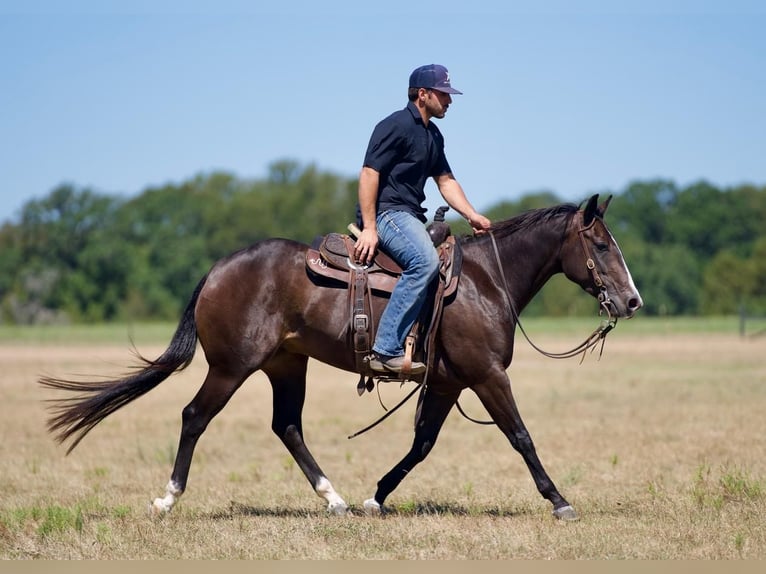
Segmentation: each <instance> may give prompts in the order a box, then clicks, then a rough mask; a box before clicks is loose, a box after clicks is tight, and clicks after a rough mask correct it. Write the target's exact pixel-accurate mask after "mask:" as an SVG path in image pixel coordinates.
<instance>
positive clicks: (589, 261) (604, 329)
mask: <svg viewBox="0 0 766 574" xmlns="http://www.w3.org/2000/svg"><path fill="white" fill-rule="evenodd" d="M595 221H596V220H595V218H594V219H593V221H592V222H591V223H590V224H589V225H587V226H585V227H580V229H578V231H577V234H578V235H579V237H580V244H581V246H582V248H583V253H584V255H585V266H586V267H587V268H588V270H589V271H590V273H591V275H592V277H593V282H594V283H595V285H596V286H597V287H598V288H599V289H600V292H599V295H598V301H599V304H600V307H601V311H599V315H600V314H601V312H606V315H607V318H606V319H604V320H602V321H601V325H600V326H599V327H598V328H596V329H595V330H594V331H593V332H592V333H591V334H590V335H588V336H587V337H586V338H585V340H584V341H583V342H582V343H580V344H579V345H577V346H576V347H574V348H572V349H571V350H569V351H564V352H562V353H552V352H550V351H545V350H544V349H541V348H540V347H538V346H537V345H536V344H535V343H534V342H533V341H532V339H530V338H529V335H527V332H526V331H525V330H524V326H523V325H522V324H521V318H520V317H519V313H518V312H517V311H516V306H515V305H514V304H513V297H511V290H510V288H509V286H508V281H507V280H506V278H505V272H504V271H503V262H502V260H501V258H500V250H499V249H498V247H497V241H496V240H495V234H494V233H492V231H488V234H489V237H490V239H491V240H492V251H493V253H494V256H495V263H496V264H497V269H498V271H499V272H500V278H501V279H502V281H503V294H504V295H505V298H506V299H507V301H508V307H509V308H510V310H511V317H512V318H513V319H514V320H515V321H516V324H517V325H518V327H519V330H520V331H521V332H522V334H523V335H524V338H525V339H526V340H527V342H528V343H529V344H530V346H531V347H532V348H533V349H535V350H536V351H537V352H538V353H540V354H541V355H544V356H546V357H548V358H551V359H571V358H572V357H576V356H577V355H580V354H582V357H581V358H580V364H582V362H583V361H584V360H585V354H586V352H587V351H588V349H590V350H591V352H592V351H593V350H594V348H595V346H596V345H598V343H599V341H601V349H600V350H599V359H600V358H601V355H602V354H603V352H604V343H605V342H606V336H607V334H608V333H609V332H610V331H611V330H612V329H614V328H615V327H616V326H617V317H612V314H611V312H610V311H609V304H610V303H611V301H610V299H609V295H608V293H607V291H606V287H604V282H603V280H602V279H601V276H600V275H599V273H598V270H597V269H596V263H595V262H594V261H593V258H592V257H591V256H590V253H589V251H588V244H587V243H586V242H585V236H584V233H585V232H586V231H587V230H588V229H590V228H591V227H592V226H593V224H594V223H595ZM427 379H428V371H426V375H425V377H424V379H423V380H422V381H421V382H420V383H418V384H416V385H415V388H414V389H412V391H410V392H409V393H408V394H407V396H406V397H404V398H403V399H402V400H401V401H400V402H399V403H398V404H397V405H396V406H394V407H393V408H392V409H391V410H387V409H386V408H385V406H384V407H383V408H384V410H386V413H385V414H384V415H383V416H382V417H380V418H379V419H378V420H376V421H375V422H374V423H372V424H370V425H368V426H366V427H365V428H363V429H361V430H359V431H357V432H355V433H354V434H352V435H349V436H348V438H349V439H352V438H354V437H357V436H359V435H360V434H363V433H365V432H367V431H368V430H370V429H372V428H373V427H375V426H377V425H378V424H380V423H382V422H383V421H384V420H386V419H387V418H388V417H389V416H391V415H392V414H394V412H396V411H397V410H399V408H400V407H401V406H402V405H404V403H406V402H407V401H408V400H410V398H411V397H412V396H413V395H414V394H415V393H416V392H417V391H418V389H422V390H423V391H424V390H425V384H426V380H427ZM378 398H380V397H378ZM381 405H382V403H381ZM455 406H456V407H457V410H458V411H459V412H460V414H461V415H462V416H463V417H465V418H466V419H468V420H469V421H471V422H473V423H476V424H480V425H494V424H495V422H494V421H481V420H477V419H474V418H472V417H470V416H469V415H468V414H466V412H465V411H464V410H463V408H462V407H461V406H460V401H455Z"/></svg>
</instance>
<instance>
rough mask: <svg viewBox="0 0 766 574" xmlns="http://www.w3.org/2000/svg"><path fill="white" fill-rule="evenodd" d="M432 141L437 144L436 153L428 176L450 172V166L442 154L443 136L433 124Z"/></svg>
mask: <svg viewBox="0 0 766 574" xmlns="http://www.w3.org/2000/svg"><path fill="white" fill-rule="evenodd" d="M433 141H434V144H435V145H436V146H438V155H437V157H436V161H435V162H434V164H433V167H432V168H431V173H429V174H428V176H429V177H437V176H440V175H444V174H445V173H452V168H451V167H450V165H449V162H448V161H447V156H446V155H445V154H444V137H443V136H442V134H441V132H440V131H439V128H437V127H436V126H434V133H433Z"/></svg>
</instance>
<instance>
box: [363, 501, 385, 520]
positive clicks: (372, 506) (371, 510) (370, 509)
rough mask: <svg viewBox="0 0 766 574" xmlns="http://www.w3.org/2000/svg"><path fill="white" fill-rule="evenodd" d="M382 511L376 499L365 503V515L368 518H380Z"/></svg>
mask: <svg viewBox="0 0 766 574" xmlns="http://www.w3.org/2000/svg"><path fill="white" fill-rule="evenodd" d="M381 511H382V509H381V507H380V504H378V501H377V500H375V499H374V498H368V499H367V500H365V501H364V513H365V514H367V515H368V516H380V513H381Z"/></svg>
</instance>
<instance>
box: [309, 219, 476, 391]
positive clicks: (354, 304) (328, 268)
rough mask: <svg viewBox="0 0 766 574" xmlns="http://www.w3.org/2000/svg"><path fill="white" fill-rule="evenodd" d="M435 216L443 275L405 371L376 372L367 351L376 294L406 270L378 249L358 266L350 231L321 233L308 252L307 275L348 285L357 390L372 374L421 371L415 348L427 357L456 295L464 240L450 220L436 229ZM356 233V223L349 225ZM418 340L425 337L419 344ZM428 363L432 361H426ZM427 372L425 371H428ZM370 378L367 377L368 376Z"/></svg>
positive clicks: (408, 349) (414, 334) (411, 341)
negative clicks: (445, 309) (448, 302)
mask: <svg viewBox="0 0 766 574" xmlns="http://www.w3.org/2000/svg"><path fill="white" fill-rule="evenodd" d="M435 226H437V222H436V221H435V222H434V223H433V224H432V225H431V226H429V233H431V236H432V239H433V240H434V241H435V242H436V241H438V245H435V246H434V247H435V249H436V250H437V252H438V254H439V261H440V265H439V279H438V284H437V285H436V286H435V295H434V300H433V304H432V305H430V306H429V309H430V310H431V317H430V318H429V317H421V318H420V320H418V321H417V322H416V324H415V326H414V327H413V329H412V331H411V333H410V335H409V336H408V337H407V341H406V342H405V366H404V368H403V369H402V372H401V373H398V374H397V373H392V374H391V375H390V376H389V375H385V374H381V373H378V372H373V371H372V370H371V369H370V367H369V356H370V354H371V353H372V348H371V345H372V341H373V340H374V338H375V332H376V328H375V320H374V318H373V317H372V303H371V301H372V297H373V294H375V295H376V296H379V297H387V296H390V294H391V292H392V291H393V289H394V287H395V286H396V283H397V281H398V280H399V277H400V276H401V273H402V269H401V267H400V266H399V264H397V263H396V262H395V261H394V260H393V259H392V258H391V257H390V256H389V255H387V254H386V253H385V252H383V251H381V250H378V251H377V252H376V254H375V258H374V259H373V261H372V262H371V263H370V264H367V265H360V264H359V263H358V262H357V261H356V260H355V257H354V244H355V242H356V239H355V238H354V237H352V236H350V235H346V234H340V233H330V234H328V235H325V236H321V237H317V238H316V239H315V240H314V242H313V243H312V245H311V247H310V248H309V249H308V250H307V252H306V269H307V271H308V275H309V277H310V278H311V279H312V281H313V282H314V283H315V284H317V285H322V286H328V285H333V286H336V287H340V288H343V287H345V288H346V289H347V290H348V297H349V302H350V305H349V307H350V310H351V311H350V317H349V333H350V335H351V337H350V338H351V344H352V346H353V349H354V353H355V359H356V368H357V372H359V374H360V375H361V379H360V381H359V385H358V390H359V393H360V394H362V393H363V392H364V390H365V388H366V389H367V390H368V391H371V390H372V389H373V388H374V382H373V381H372V378H373V377H374V378H379V379H384V380H409V379H415V378H417V377H422V376H423V375H417V376H415V375H413V376H410V373H409V372H408V369H407V367H408V365H409V362H411V361H412V358H413V355H414V353H415V352H416V348H417V352H418V353H420V354H421V355H423V357H424V358H426V359H427V358H428V357H426V355H427V354H430V353H429V351H430V350H431V348H432V345H431V344H429V343H430V342H432V340H433V337H434V335H435V332H436V327H437V326H438V322H439V319H440V318H441V310H442V308H443V305H444V301H445V300H447V299H448V298H449V297H451V296H452V295H454V293H455V292H456V290H457V286H458V281H459V278H460V268H461V266H462V252H461V250H460V244H459V243H458V242H457V241H456V240H455V237H454V236H452V235H451V233H449V228H448V227H446V231H445V228H444V226H447V224H446V223H443V222H442V223H441V224H440V228H439V229H438V232H434V227H435ZM349 229H352V233H353V232H354V229H353V225H350V226H349ZM419 339H422V340H424V342H423V344H422V345H419V346H418V345H417V342H418V340H419ZM426 364H428V363H427V362H426ZM426 372H427V371H426ZM365 377H367V382H366V383H365V382H364V378H365Z"/></svg>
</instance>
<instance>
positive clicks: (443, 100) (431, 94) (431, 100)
mask: <svg viewBox="0 0 766 574" xmlns="http://www.w3.org/2000/svg"><path fill="white" fill-rule="evenodd" d="M421 95H422V96H423V97H424V98H425V99H424V100H423V104H424V106H425V109H426V113H427V114H428V116H429V117H432V118H443V117H444V114H446V113H447V108H448V107H449V105H450V104H451V103H452V96H450V95H449V94H445V93H444V92H440V91H439V90H426V89H424V90H423V91H422V92H421Z"/></svg>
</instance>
